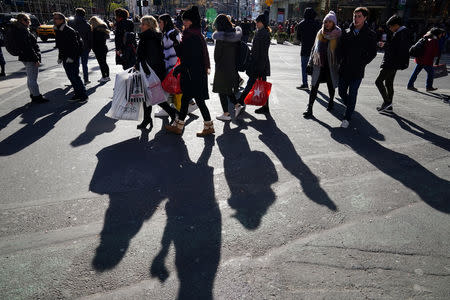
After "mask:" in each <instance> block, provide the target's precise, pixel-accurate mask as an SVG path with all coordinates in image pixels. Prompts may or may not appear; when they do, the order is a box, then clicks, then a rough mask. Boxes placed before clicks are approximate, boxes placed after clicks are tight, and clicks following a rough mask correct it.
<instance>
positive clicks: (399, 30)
mask: <svg viewBox="0 0 450 300" xmlns="http://www.w3.org/2000/svg"><path fill="white" fill-rule="evenodd" d="M386 26H387V27H388V29H389V30H390V31H391V32H392V33H393V35H392V38H391V40H390V41H387V42H384V41H380V42H378V46H379V47H380V48H382V49H384V56H383V62H382V63H381V70H380V74H379V75H378V77H377V79H376V80H375V85H376V86H377V88H378V90H379V91H380V94H381V97H382V98H383V103H382V104H381V106H379V107H377V110H378V111H379V112H382V111H386V110H388V111H392V99H393V97H394V78H395V74H396V73H397V70H404V69H406V68H408V65H409V46H410V45H409V30H408V29H407V28H406V27H405V26H402V18H401V17H399V16H397V15H393V16H392V17H390V18H389V20H388V21H387V22H386Z"/></svg>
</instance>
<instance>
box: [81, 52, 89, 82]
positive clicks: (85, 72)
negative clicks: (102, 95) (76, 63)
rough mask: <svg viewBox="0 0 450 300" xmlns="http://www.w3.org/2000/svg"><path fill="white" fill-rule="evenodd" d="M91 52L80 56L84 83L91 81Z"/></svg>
mask: <svg viewBox="0 0 450 300" xmlns="http://www.w3.org/2000/svg"><path fill="white" fill-rule="evenodd" d="M89 52H91V50H84V51H83V52H82V53H81V56H80V59H81V66H82V68H83V79H84V82H86V81H88V80H89V70H88V59H89Z"/></svg>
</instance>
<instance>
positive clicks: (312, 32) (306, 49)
mask: <svg viewBox="0 0 450 300" xmlns="http://www.w3.org/2000/svg"><path fill="white" fill-rule="evenodd" d="M303 17H304V20H303V21H301V22H300V23H299V24H298V26H297V40H299V41H300V43H301V45H302V46H301V47H302V48H301V51H300V57H301V60H302V85H301V86H299V87H298V89H301V90H307V89H308V77H307V74H306V67H307V66H308V61H309V56H310V55H311V49H312V47H313V46H314V41H315V40H316V35H317V32H318V31H319V29H320V26H321V25H320V23H319V22H318V21H317V20H315V19H314V18H315V17H316V12H315V11H314V10H313V9H312V8H311V7H307V8H306V9H305V12H304V14H303Z"/></svg>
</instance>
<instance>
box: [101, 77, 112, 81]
mask: <svg viewBox="0 0 450 300" xmlns="http://www.w3.org/2000/svg"><path fill="white" fill-rule="evenodd" d="M110 80H111V78H109V77H102V78H100V80H99V81H98V82H108V81H110Z"/></svg>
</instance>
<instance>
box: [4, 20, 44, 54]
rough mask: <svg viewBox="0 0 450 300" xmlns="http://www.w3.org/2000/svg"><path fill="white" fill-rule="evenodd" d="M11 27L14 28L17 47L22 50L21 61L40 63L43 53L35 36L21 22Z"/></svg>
mask: <svg viewBox="0 0 450 300" xmlns="http://www.w3.org/2000/svg"><path fill="white" fill-rule="evenodd" d="M11 26H13V28H12V29H11V30H14V38H16V39H17V46H18V47H19V48H20V49H22V52H21V53H20V54H19V61H23V62H40V61H41V51H40V49H39V46H38V43H37V40H36V38H35V37H34V35H32V34H31V32H30V31H29V30H28V29H27V28H26V27H25V26H24V25H23V24H21V23H19V22H15V23H13V24H12V25H11Z"/></svg>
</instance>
